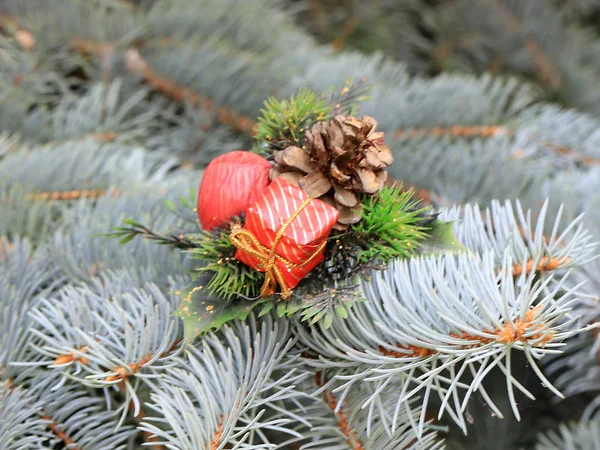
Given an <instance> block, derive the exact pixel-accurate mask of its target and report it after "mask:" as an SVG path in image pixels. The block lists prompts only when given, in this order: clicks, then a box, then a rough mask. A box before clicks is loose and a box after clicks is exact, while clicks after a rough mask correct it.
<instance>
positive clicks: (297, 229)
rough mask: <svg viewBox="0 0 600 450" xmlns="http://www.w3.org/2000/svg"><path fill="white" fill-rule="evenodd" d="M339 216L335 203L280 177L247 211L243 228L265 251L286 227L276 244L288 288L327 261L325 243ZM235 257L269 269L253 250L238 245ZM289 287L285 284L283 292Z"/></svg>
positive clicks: (278, 263)
mask: <svg viewBox="0 0 600 450" xmlns="http://www.w3.org/2000/svg"><path fill="white" fill-rule="evenodd" d="M298 210H300V211H299V212H298ZM294 214H297V215H296V217H295V218H293V220H291V221H289V219H290V218H291V217H293V215H294ZM338 216H339V211H338V210H337V209H336V208H334V207H333V206H330V205H328V204H327V203H325V202H323V201H321V200H317V199H311V198H310V197H309V196H308V194H306V192H304V191H303V190H302V189H301V188H299V187H298V186H295V185H293V184H291V183H289V182H287V181H285V180H284V179H282V178H277V179H275V180H274V181H273V182H272V183H271V184H270V185H269V187H268V188H267V189H266V190H265V192H264V193H263V195H262V196H261V197H260V198H259V199H258V200H257V201H256V202H255V203H254V204H253V205H252V206H250V207H249V208H248V209H247V210H246V219H245V221H244V227H243V230H245V231H248V232H249V233H251V234H252V235H253V236H254V237H255V238H256V240H257V241H258V242H260V244H261V245H262V247H263V250H264V249H265V248H266V249H268V250H269V251H270V250H271V249H273V245H274V244H275V243H276V242H275V241H276V240H277V233H278V231H279V230H280V229H281V228H282V226H286V228H285V232H284V233H283V235H282V236H281V238H280V239H279V240H278V242H277V243H276V247H275V254H276V255H277V257H276V258H275V260H274V261H275V265H276V267H277V269H278V272H279V273H280V274H281V276H282V278H283V280H284V282H285V284H286V286H285V288H287V289H292V288H293V287H295V286H296V285H297V284H298V283H299V282H300V280H302V279H303V278H304V277H305V276H306V275H307V274H308V273H309V272H310V271H311V270H312V269H314V268H315V267H316V266H317V265H318V264H319V263H320V262H321V261H322V260H323V253H324V251H325V249H324V243H325V241H326V240H327V238H328V236H329V234H330V233H331V229H332V228H333V226H334V225H335V223H336V222H337V219H338ZM316 253H318V254H316ZM235 257H236V258H237V259H238V260H240V261H242V262H244V263H246V264H248V265H249V266H250V267H253V268H255V269H257V270H259V271H261V272H265V267H264V262H261V260H260V259H259V258H256V257H255V256H252V255H251V254H250V252H247V251H244V250H242V249H240V248H239V247H238V250H237V252H236V254H235ZM262 259H264V258H262ZM278 281H280V280H278ZM279 284H281V283H280V282H279ZM285 290H286V289H284V287H283V286H282V292H285Z"/></svg>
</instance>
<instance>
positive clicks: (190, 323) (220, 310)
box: [175, 273, 273, 342]
mask: <svg viewBox="0 0 600 450" xmlns="http://www.w3.org/2000/svg"><path fill="white" fill-rule="evenodd" d="M211 276H212V274H210V273H205V274H202V276H200V277H198V278H197V279H196V280H194V282H192V283H190V284H189V285H188V286H186V287H185V288H184V289H182V290H181V291H180V292H178V294H179V295H180V296H181V304H180V305H179V308H178V309H177V310H176V311H175V315H177V316H179V317H181V318H182V319H183V335H184V339H185V340H186V341H188V342H191V341H193V340H194V339H195V338H196V337H197V336H198V335H200V334H202V333H206V332H208V331H210V330H218V329H219V328H221V327H222V326H223V325H224V324H225V323H227V322H229V321H231V320H235V319H239V320H244V319H246V318H247V317H248V314H250V311H252V309H253V308H254V307H256V306H257V305H260V304H262V303H266V302H273V300H272V299H271V298H270V297H269V298H260V299H258V300H253V301H249V300H245V299H240V298H236V299H231V300H228V301H227V300H225V299H223V298H222V297H219V296H216V295H213V294H211V293H210V291H209V290H208V289H207V288H206V285H207V283H208V280H209V279H210V278H211ZM263 311H264V309H263ZM261 312H262V311H261Z"/></svg>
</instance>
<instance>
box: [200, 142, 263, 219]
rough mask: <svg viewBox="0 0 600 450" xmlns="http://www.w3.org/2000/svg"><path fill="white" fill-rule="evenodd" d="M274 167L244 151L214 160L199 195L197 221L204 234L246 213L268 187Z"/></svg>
mask: <svg viewBox="0 0 600 450" xmlns="http://www.w3.org/2000/svg"><path fill="white" fill-rule="evenodd" d="M271 167H272V166H271V163H270V162H269V161H267V160H266V159H265V158H263V157H262V156H259V155H257V154H255V153H250V152H247V151H243V150H237V151H234V152H230V153H226V154H224V155H221V156H219V157H217V158H215V159H214V160H213V161H211V163H210V164H209V165H208V166H207V167H206V170H205V171H204V175H203V176H202V182H201V183H200V190H199V192H198V219H200V225H202V228H203V229H205V230H212V229H214V228H217V227H219V226H222V225H225V224H227V223H228V222H229V221H230V220H231V218H232V217H234V216H236V215H238V214H240V213H242V212H244V211H245V210H246V208H248V206H250V205H252V204H253V203H254V202H255V201H256V200H257V199H258V198H259V197H260V195H261V194H262V193H263V191H264V190H265V189H266V188H267V186H268V185H269V169H270V168H271Z"/></svg>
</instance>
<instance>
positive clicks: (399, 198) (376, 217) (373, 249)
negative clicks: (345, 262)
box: [351, 187, 429, 263]
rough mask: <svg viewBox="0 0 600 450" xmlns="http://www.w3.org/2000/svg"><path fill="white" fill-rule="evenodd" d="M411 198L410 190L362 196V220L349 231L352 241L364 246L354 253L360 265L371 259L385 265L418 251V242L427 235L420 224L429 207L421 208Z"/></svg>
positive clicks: (384, 189)
mask: <svg viewBox="0 0 600 450" xmlns="http://www.w3.org/2000/svg"><path fill="white" fill-rule="evenodd" d="M413 195H414V192H413V190H409V191H405V192H402V188H401V187H384V188H383V189H382V190H381V191H379V192H378V193H377V194H376V195H372V196H368V195H365V196H364V197H363V211H362V219H361V221H360V222H358V223H357V224H355V225H353V226H352V228H351V231H352V234H354V238H355V239H356V240H357V241H359V242H361V243H363V245H360V246H359V247H362V248H360V249H359V250H358V251H357V252H356V258H357V260H358V262H359V263H366V262H369V261H372V260H374V259H376V260H378V261H381V262H383V263H385V262H387V261H389V260H391V259H394V258H406V257H409V256H411V255H413V254H415V253H416V252H417V251H418V248H419V243H420V242H421V241H423V240H424V239H425V238H427V236H428V233H427V229H426V228H425V227H423V226H420V225H419V223H420V222H422V216H423V214H424V213H425V212H426V211H427V210H428V209H429V207H421V208H420V207H419V200H415V199H414V197H413ZM364 244H366V245H364Z"/></svg>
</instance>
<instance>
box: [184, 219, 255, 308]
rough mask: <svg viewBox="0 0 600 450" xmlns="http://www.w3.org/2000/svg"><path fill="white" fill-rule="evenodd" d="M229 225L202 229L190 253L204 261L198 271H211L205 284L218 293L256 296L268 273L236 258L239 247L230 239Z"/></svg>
mask: <svg viewBox="0 0 600 450" xmlns="http://www.w3.org/2000/svg"><path fill="white" fill-rule="evenodd" d="M229 231H230V230H229V229H228V228H220V229H217V230H214V231H203V232H201V233H200V235H199V237H198V238H197V239H195V240H194V245H195V246H194V248H190V249H189V251H188V253H189V254H190V255H191V256H192V258H195V259H199V260H201V261H203V262H204V265H203V266H202V267H200V268H198V269H196V270H197V271H198V272H199V273H206V272H210V273H212V274H213V275H212V277H211V278H210V281H209V282H208V284H207V286H206V288H207V289H208V291H209V292H210V293H211V294H212V295H215V296H218V297H221V298H223V300H230V299H231V298H233V297H236V296H242V297H246V298H256V297H258V296H259V292H260V288H261V286H262V284H263V281H264V279H265V274H264V273H262V272H259V271H258V270H256V269H253V268H251V267H249V266H247V265H246V264H244V263H242V262H241V261H238V260H237V259H235V252H236V248H235V247H234V245H233V244H232V243H231V241H230V240H229Z"/></svg>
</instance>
